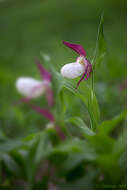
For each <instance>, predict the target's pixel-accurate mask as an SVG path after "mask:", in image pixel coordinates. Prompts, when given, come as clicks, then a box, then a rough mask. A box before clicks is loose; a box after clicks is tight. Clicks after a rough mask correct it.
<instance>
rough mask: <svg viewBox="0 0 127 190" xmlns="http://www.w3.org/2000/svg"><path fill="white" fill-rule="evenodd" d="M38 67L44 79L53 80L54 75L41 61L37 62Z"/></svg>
mask: <svg viewBox="0 0 127 190" xmlns="http://www.w3.org/2000/svg"><path fill="white" fill-rule="evenodd" d="M36 64H37V66H38V69H39V71H40V74H41V76H42V78H43V79H44V80H47V81H51V78H52V75H51V73H50V72H48V71H47V70H46V69H45V68H44V67H43V66H42V65H41V64H40V62H39V61H37V62H36Z"/></svg>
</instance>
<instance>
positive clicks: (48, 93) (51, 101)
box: [45, 87, 54, 107]
mask: <svg viewBox="0 0 127 190" xmlns="http://www.w3.org/2000/svg"><path fill="white" fill-rule="evenodd" d="M45 96H46V99H47V101H48V106H49V107H51V106H53V104H54V95H53V91H52V89H51V87H48V88H47V90H46V92H45Z"/></svg>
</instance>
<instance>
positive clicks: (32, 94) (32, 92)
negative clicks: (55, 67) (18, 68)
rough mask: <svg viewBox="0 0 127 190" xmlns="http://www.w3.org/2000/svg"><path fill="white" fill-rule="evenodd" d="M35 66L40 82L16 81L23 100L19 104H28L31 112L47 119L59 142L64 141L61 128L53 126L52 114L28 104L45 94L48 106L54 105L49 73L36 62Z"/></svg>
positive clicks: (29, 79) (34, 80) (47, 110)
mask: <svg viewBox="0 0 127 190" xmlns="http://www.w3.org/2000/svg"><path fill="white" fill-rule="evenodd" d="M36 64H37V67H38V69H39V71H40V74H41V77H42V80H36V79H34V78H31V77H20V78H18V79H17V80H16V88H17V90H18V92H19V93H20V94H22V95H23V96H24V98H22V99H21V100H20V102H26V103H28V105H29V107H30V108H31V109H32V110H34V111H36V112H37V113H39V114H41V115H42V116H44V117H45V118H46V119H48V120H49V121H50V123H49V124H50V125H51V126H53V127H54V128H55V129H56V131H57V133H58V135H59V137H60V138H61V140H64V139H65V136H64V133H63V132H62V130H61V128H60V127H59V126H57V125H56V124H55V118H54V116H53V114H52V113H51V112H50V111H49V108H48V109H47V108H41V107H39V106H36V105H33V104H31V103H29V101H30V100H31V99H34V98H38V97H40V96H42V95H43V94H45V95H46V98H47V100H48V105H49V106H52V105H53V104H54V96H53V91H52V88H51V79H52V76H51V73H50V72H48V71H47V70H46V69H45V68H44V67H43V66H42V65H41V64H40V62H39V61H38V62H36Z"/></svg>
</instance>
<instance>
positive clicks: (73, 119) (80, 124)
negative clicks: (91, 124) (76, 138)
mask: <svg viewBox="0 0 127 190" xmlns="http://www.w3.org/2000/svg"><path fill="white" fill-rule="evenodd" d="M67 122H70V123H73V124H75V125H76V126H78V128H79V129H80V130H81V132H82V133H83V135H84V136H87V135H90V136H91V135H94V134H95V133H94V132H93V131H92V130H91V129H90V128H88V126H87V125H86V124H85V123H84V121H83V120H82V119H81V118H80V117H71V118H69V119H67Z"/></svg>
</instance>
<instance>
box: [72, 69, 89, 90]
mask: <svg viewBox="0 0 127 190" xmlns="http://www.w3.org/2000/svg"><path fill="white" fill-rule="evenodd" d="M87 67H88V65H87ZM87 67H86V69H85V72H84V73H83V75H82V77H81V78H80V80H79V81H78V83H77V86H76V88H75V89H77V88H78V86H79V85H80V82H81V81H82V80H83V79H84V77H85V76H86V74H87Z"/></svg>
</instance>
